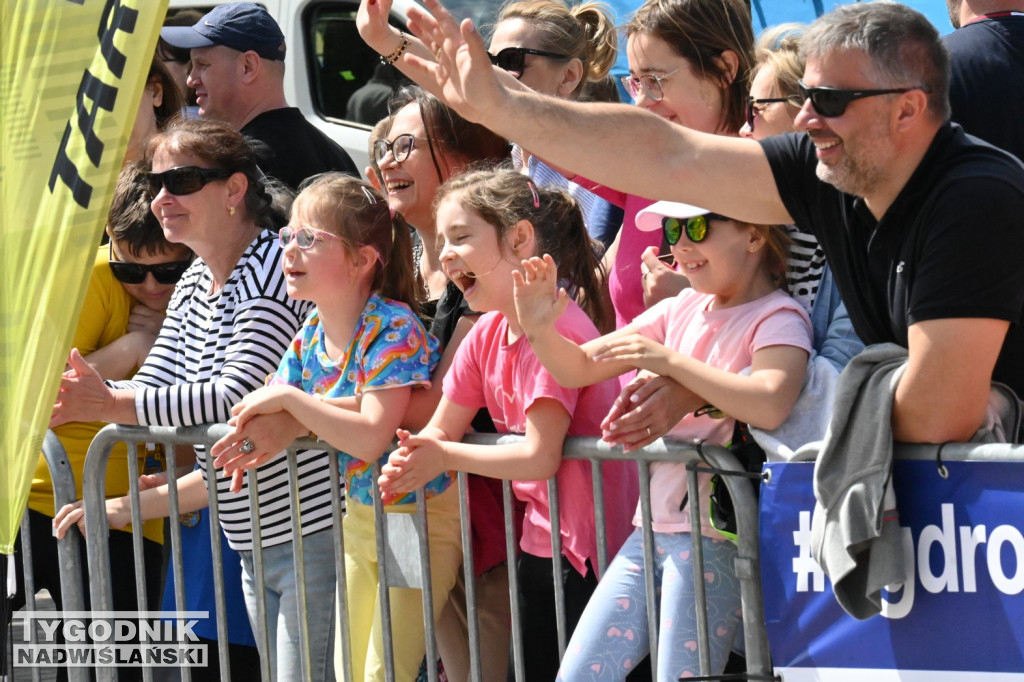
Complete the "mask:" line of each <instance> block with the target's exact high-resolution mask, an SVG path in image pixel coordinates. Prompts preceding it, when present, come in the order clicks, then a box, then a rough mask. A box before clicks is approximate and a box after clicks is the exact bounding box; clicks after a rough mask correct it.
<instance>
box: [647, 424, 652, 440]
mask: <svg viewBox="0 0 1024 682" xmlns="http://www.w3.org/2000/svg"><path fill="white" fill-rule="evenodd" d="M647 437H648V438H650V437H651V427H650V426H648V427H647Z"/></svg>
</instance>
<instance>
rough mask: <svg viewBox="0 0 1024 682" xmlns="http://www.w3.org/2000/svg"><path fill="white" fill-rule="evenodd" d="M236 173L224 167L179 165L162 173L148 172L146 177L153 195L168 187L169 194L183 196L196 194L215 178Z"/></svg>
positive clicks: (227, 176)
mask: <svg viewBox="0 0 1024 682" xmlns="http://www.w3.org/2000/svg"><path fill="white" fill-rule="evenodd" d="M234 173H235V172H234V171H229V170H224V169H223V168H200V167H199V166H178V167H177V168H171V169H170V170H165V171H164V172H162V173H146V179H148V180H149V191H150V195H151V196H154V197H155V196H156V195H157V194H159V193H160V189H161V188H166V189H167V193H168V194H173V195H174V196H177V197H183V196H185V195H187V194H195V193H196V192H198V191H199V190H201V189H202V188H203V187H206V185H207V183H210V182H213V181H214V180H224V179H226V178H230V177H231V176H232V175H234Z"/></svg>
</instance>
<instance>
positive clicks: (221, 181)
mask: <svg viewBox="0 0 1024 682" xmlns="http://www.w3.org/2000/svg"><path fill="white" fill-rule="evenodd" d="M147 160H148V161H149V162H150V163H151V166H152V172H150V173H149V179H150V183H151V191H152V208H153V212H154V213H155V214H156V216H157V217H158V218H159V219H160V223H161V226H162V227H163V230H164V235H165V236H166V237H167V239H168V240H169V241H171V242H176V243H183V244H185V245H187V246H188V247H189V248H191V249H192V250H193V251H194V252H195V254H196V256H197V258H196V260H195V262H194V263H193V265H192V266H191V267H190V268H189V269H188V271H186V273H185V274H184V276H183V277H182V279H181V281H180V282H179V283H178V286H177V288H176V289H175V292H174V296H173V297H172V299H171V303H170V305H169V307H168V310H167V318H166V321H165V322H164V325H163V328H162V329H161V331H160V334H159V336H158V337H157V340H156V343H155V344H154V346H153V349H152V351H151V353H150V355H149V357H148V358H147V359H146V362H145V363H144V364H143V366H142V368H141V369H140V370H139V372H138V373H137V374H136V375H135V376H134V377H133V378H132V379H130V380H127V381H120V382H112V383H110V384H104V382H103V381H102V380H101V379H100V377H99V375H98V374H97V373H96V372H95V371H94V370H93V369H92V368H91V367H90V366H89V365H88V363H86V362H85V361H84V360H82V358H81V356H80V355H79V354H78V352H77V351H76V350H72V351H71V356H70V358H69V366H70V369H69V370H68V371H67V372H65V375H64V377H63V379H62V381H61V389H60V395H59V397H58V402H57V404H56V406H55V407H54V412H53V419H52V421H51V426H53V425H57V424H61V423H65V422H69V421H82V420H102V421H108V422H116V423H120V424H142V425H161V426H191V425H195V424H205V423H214V422H226V421H227V420H228V419H229V418H230V416H231V407H232V405H234V404H235V403H237V402H239V401H240V400H241V399H242V397H244V396H245V395H246V394H248V393H250V392H251V391H253V390H254V389H256V388H258V387H259V386H262V385H263V383H264V380H265V379H266V377H267V376H268V375H269V374H272V373H273V372H274V371H275V370H276V368H277V364H278V361H279V359H280V358H281V356H282V355H283V354H284V352H285V350H286V349H287V347H288V345H289V343H290V341H291V339H292V338H293V337H294V336H295V334H296V332H297V331H298V329H299V328H300V326H301V324H302V321H303V319H304V318H305V317H306V315H307V314H308V312H309V310H310V308H311V305H310V304H309V303H308V302H306V301H293V300H291V299H289V298H288V296H287V293H286V289H285V281H284V275H283V273H282V269H281V247H280V245H279V244H278V241H277V236H276V234H274V232H273V231H272V229H273V228H276V227H277V226H279V225H281V224H283V223H284V220H285V217H286V216H285V215H284V212H283V211H282V210H281V207H280V205H279V204H278V203H275V200H274V199H273V197H272V196H271V194H270V193H269V192H268V190H267V187H266V186H265V184H264V177H265V176H263V173H262V172H261V171H260V170H259V168H258V167H257V165H256V160H255V156H254V154H253V152H252V149H251V148H250V146H249V144H248V143H247V142H246V140H245V138H244V137H242V136H241V135H240V134H239V133H238V132H237V131H235V130H234V129H232V128H230V127H229V126H227V125H224V124H221V123H217V122H213V121H206V120H184V121H178V122H176V123H173V124H172V125H170V126H169V127H168V128H167V129H166V130H165V131H163V132H161V133H158V134H157V135H156V136H154V137H153V138H151V139H150V141H149V144H148V148H147ZM296 435H297V434H296ZM196 454H197V460H198V466H197V468H196V470H195V471H193V472H191V473H189V474H187V475H186V476H184V477H182V478H180V479H179V480H178V490H179V502H180V508H181V511H182V512H187V511H193V510H197V509H201V508H203V507H205V506H206V505H207V499H208V498H207V487H206V486H207V481H206V472H205V468H206V467H205V458H206V452H205V448H203V447H201V446H197V447H196ZM280 462H281V463H280V465H277V466H271V467H268V468H267V470H266V471H261V472H260V477H259V493H260V498H261V499H264V500H268V499H274V500H277V501H276V502H269V503H267V505H264V507H265V508H263V509H261V512H263V513H262V514H261V515H262V516H263V517H264V521H263V523H262V525H261V531H262V544H263V546H264V547H268V546H273V545H276V544H283V543H285V542H287V541H288V540H290V539H291V531H290V515H289V513H288V509H289V504H288V496H287V494H282V493H284V491H285V490H287V487H286V484H287V468H286V465H285V464H284V462H285V460H284V459H283V458H282V459H281V460H280ZM275 464H276V463H275ZM327 466H328V463H327V454H326V453H323V452H317V451H313V452H306V453H300V455H299V476H300V488H301V490H302V494H301V500H300V503H301V504H302V509H303V514H302V533H303V536H307V535H310V534H312V533H314V532H316V531H318V530H325V529H327V528H329V527H330V525H331V508H330V502H329V497H330V494H331V493H335V494H337V493H340V491H337V492H336V491H332V490H330V488H329V486H330V484H329V482H328V480H327V478H328V477H326V476H324V475H323V472H325V471H326V470H327ZM229 485H230V481H229V480H224V479H222V480H219V481H218V485H217V495H218V502H219V505H220V519H221V525H222V527H223V529H224V532H225V534H226V535H227V539H228V542H229V544H230V546H231V547H232V548H233V549H234V550H237V551H247V550H251V549H252V518H253V517H252V515H251V514H250V511H249V503H248V490H247V488H246V487H243V488H242V490H241V491H240V492H238V493H233V492H231V491H230V490H229ZM275 493H276V494H275ZM325 499H326V500H328V501H327V502H326V503H325V502H324V500H325ZM140 500H141V513H142V516H143V519H149V518H159V517H161V516H166V515H167V514H168V513H169V510H168V502H167V494H166V486H159V487H158V488H155V489H150V490H144V491H143V492H142V494H141V496H140ZM129 505H130V501H129V498H127V497H122V498H117V499H112V500H108V501H107V517H108V522H109V524H110V526H111V527H115V528H117V527H122V526H124V525H125V524H127V523H128V522H129V521H130V506H129ZM275 512H280V513H275ZM82 516H83V514H82V509H81V503H80V502H79V503H75V504H74V505H68V506H66V507H64V508H63V509H62V510H61V511H60V512H58V514H57V516H56V518H55V520H54V525H55V527H56V528H57V531H58V534H59V535H62V534H63V533H64V531H65V530H66V529H67V528H68V527H69V526H70V525H71V524H72V523H77V522H79V521H81V519H82ZM324 535H325V536H326V535H329V534H327V533H324ZM327 544H328V546H330V545H329V542H328V543H327ZM207 547H209V545H208V543H207ZM230 561H231V560H230V559H226V560H225V568H226V569H228V563H229V562H230ZM321 563H326V564H327V565H329V566H330V567H331V568H332V569H333V552H331V558H330V560H329V561H326V562H321ZM237 565H238V564H237V562H236V563H235V565H234V566H232V567H230V568H232V569H234V568H236V567H237ZM309 565H310V564H308V563H307V567H308V566H309ZM186 572H188V571H186ZM307 577H308V576H307ZM189 582H190V581H189V580H188V576H186V592H188V589H189V587H190V586H191V585H189ZM327 583H328V584H329V585H333V578H331V579H330V580H329V581H327ZM329 589H330V591H331V592H332V594H331V595H330V597H331V598H332V599H333V586H332V587H330V588H329ZM189 601H191V599H190V600H189ZM209 606H210V605H209V603H207V604H206V608H207V609H208V608H209ZM228 610H229V611H234V610H235V609H232V608H229V609H228ZM232 639H234V637H232ZM214 672H215V671H214ZM236 672H239V671H237V670H236ZM257 674H258V673H257Z"/></svg>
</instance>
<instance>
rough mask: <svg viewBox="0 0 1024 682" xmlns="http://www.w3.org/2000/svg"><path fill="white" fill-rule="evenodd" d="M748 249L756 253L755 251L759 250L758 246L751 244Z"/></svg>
mask: <svg viewBox="0 0 1024 682" xmlns="http://www.w3.org/2000/svg"><path fill="white" fill-rule="evenodd" d="M747 251H749V252H750V253H754V252H755V251H757V247H755V246H754V245H753V244H751V245H750V246H748V247H747Z"/></svg>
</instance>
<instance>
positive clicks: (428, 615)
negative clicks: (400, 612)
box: [416, 488, 438, 682]
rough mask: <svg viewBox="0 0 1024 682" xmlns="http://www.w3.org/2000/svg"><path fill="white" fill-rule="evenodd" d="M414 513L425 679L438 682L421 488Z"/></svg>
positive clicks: (432, 601)
mask: <svg viewBox="0 0 1024 682" xmlns="http://www.w3.org/2000/svg"><path fill="white" fill-rule="evenodd" d="M416 513H417V515H418V516H419V519H418V521H419V523H417V524H416V529H417V531H418V533H419V540H420V579H421V580H422V581H423V582H422V584H421V586H420V595H421V596H422V597H423V637H424V639H423V643H424V644H425V647H424V649H425V657H426V661H427V679H428V680H429V682H438V680H437V641H436V639H435V637H436V633H435V630H434V585H433V577H432V576H431V575H430V544H429V541H430V540H429V538H430V535H428V522H427V501H426V490H424V489H423V488H420V489H418V490H417V491H416Z"/></svg>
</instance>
